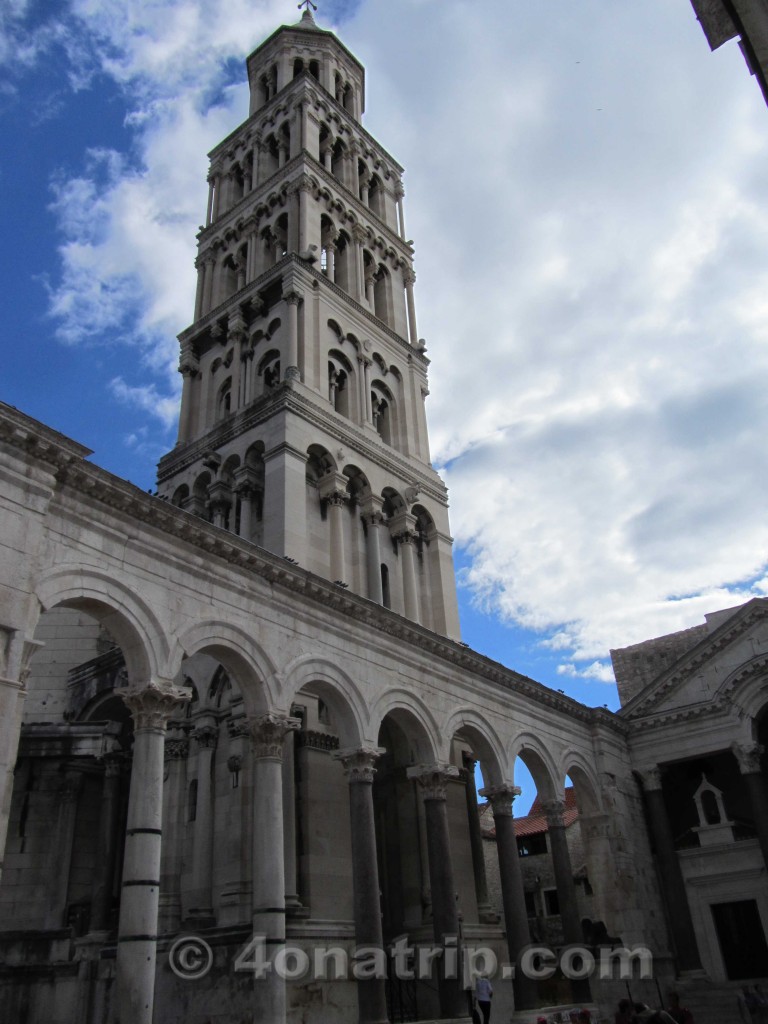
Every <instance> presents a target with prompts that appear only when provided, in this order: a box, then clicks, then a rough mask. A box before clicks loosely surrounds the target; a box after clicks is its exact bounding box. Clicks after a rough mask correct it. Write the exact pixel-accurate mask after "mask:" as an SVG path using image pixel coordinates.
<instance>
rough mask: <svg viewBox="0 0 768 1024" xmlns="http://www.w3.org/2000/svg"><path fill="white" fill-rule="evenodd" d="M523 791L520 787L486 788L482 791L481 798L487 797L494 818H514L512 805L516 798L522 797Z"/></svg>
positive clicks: (505, 785) (506, 785)
mask: <svg viewBox="0 0 768 1024" xmlns="http://www.w3.org/2000/svg"><path fill="white" fill-rule="evenodd" d="M521 792H522V790H521V789H520V787H519V786H510V785H508V784H506V783H505V784H503V785H501V786H486V788H485V789H481V790H480V794H479V795H480V796H483V797H485V799H486V800H487V801H488V803H489V804H490V805H491V810H492V811H493V816H494V818H501V817H508V818H511V817H512V804H513V803H514V800H515V797H516V796H520V793H521Z"/></svg>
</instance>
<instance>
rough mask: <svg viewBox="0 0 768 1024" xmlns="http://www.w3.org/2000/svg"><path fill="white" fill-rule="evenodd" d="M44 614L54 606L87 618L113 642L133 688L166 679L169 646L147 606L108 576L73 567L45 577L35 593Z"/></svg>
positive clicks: (162, 628) (96, 571)
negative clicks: (119, 652)
mask: <svg viewBox="0 0 768 1024" xmlns="http://www.w3.org/2000/svg"><path fill="white" fill-rule="evenodd" d="M36 594H37V598H38V600H39V602H40V605H41V608H42V610H43V611H49V610H50V609H52V608H54V607H56V606H57V605H62V606H64V607H68V608H74V609H77V610H79V611H83V612H85V613H86V614H87V615H91V616H92V617H93V618H95V619H96V620H97V621H98V622H100V623H101V624H102V625H103V626H104V627H105V629H107V630H108V632H109V633H110V635H111V636H113V637H114V639H115V641H116V643H117V644H118V645H119V647H120V648H121V650H122V652H123V657H124V658H125V664H126V668H127V670H128V678H129V679H130V681H131V682H132V683H142V682H149V681H150V680H157V679H161V678H165V677H167V676H168V671H167V668H168V654H169V643H168V639H167V633H166V629H165V627H164V625H163V624H162V622H161V620H160V618H159V617H158V616H157V615H156V614H155V612H154V610H153V609H152V608H151V607H150V605H149V603H148V602H146V601H145V600H144V599H143V598H141V597H139V595H138V594H136V593H134V591H133V590H131V589H130V588H129V587H127V586H126V585H125V584H123V583H121V582H120V581H119V580H116V579H114V577H112V576H109V575H107V573H103V572H100V571H98V570H96V569H91V568H87V567H84V566H80V565H76V564H68V565H62V566H57V567H56V568H55V569H54V570H52V571H51V572H49V573H46V574H44V575H43V576H42V577H41V579H40V581H39V583H38V585H37V589H36Z"/></svg>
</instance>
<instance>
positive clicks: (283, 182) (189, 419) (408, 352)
mask: <svg viewBox="0 0 768 1024" xmlns="http://www.w3.org/2000/svg"><path fill="white" fill-rule="evenodd" d="M310 7H311V5H309V4H308V5H307V8H306V10H305V11H304V13H303V14H302V17H301V20H300V21H299V22H298V23H297V24H295V25H284V26H282V27H281V28H279V29H278V30H277V31H276V32H274V33H273V34H272V35H271V36H270V37H269V38H268V39H267V40H266V41H265V42H263V43H262V44H261V45H260V46H259V47H258V48H257V49H256V50H254V52H253V53H252V54H251V55H250V57H249V58H248V61H247V67H248V81H249V85H250V113H249V116H248V119H247V120H246V121H245V122H244V123H243V124H242V125H240V127H239V128H237V129H235V131H234V132H232V134H231V135H229V136H228V137H227V138H226V139H224V141H223V142H221V143H220V144H219V145H218V146H217V147H216V148H215V149H214V150H213V151H212V152H211V154H210V173H209V178H208V181H209V197H208V211H207V216H206V222H205V226H204V227H203V228H202V229H201V231H200V233H199V235H198V256H197V260H196V267H197V271H198V282H197V297H196V301H195V312H194V320H193V323H192V325H191V326H190V327H188V328H187V329H186V330H185V331H183V332H182V333H181V335H180V336H179V341H180V344H181V360H180V364H179V369H180V372H181V374H182V376H183V379H184V384H183V394H182V401H181V414H180V424H179V435H178V442H177V444H176V447H175V448H174V449H173V450H172V451H171V452H170V453H169V454H167V455H166V456H164V457H163V459H162V460H161V462H160V464H159V474H158V488H159V492H160V493H161V494H162V495H163V496H165V497H166V498H167V499H169V500H170V501H171V502H173V504H175V505H179V506H181V507H182V508H184V509H186V510H188V511H189V512H191V513H193V514H195V515H198V516H202V517H203V518H205V519H209V520H210V521H211V522H213V523H214V525H217V526H220V527H221V528H223V529H226V530H230V531H232V532H234V533H236V534H237V535H239V536H240V537H241V538H243V539H244V540H247V541H251V542H253V543H256V544H260V545H262V546H263V547H265V548H267V549H269V550H271V551H274V552H276V553H278V554H281V555H283V556H285V557H286V558H287V559H289V560H290V561H294V562H297V563H299V564H300V565H301V566H303V567H305V568H307V569H309V570H311V571H312V572H315V573H318V574H319V575H321V576H324V577H326V578H327V579H330V580H332V581H334V582H337V583H339V584H340V585H342V586H346V587H349V589H350V590H351V591H354V592H355V593H358V594H361V595H363V596H365V597H368V598H369V599H370V600H372V601H375V602H377V603H379V604H383V605H386V606H387V607H390V608H392V609H393V610H394V611H397V612H399V613H400V614H402V615H405V616H406V617H408V618H410V619H413V620H415V621H417V622H420V623H421V624H423V625H424V626H426V627H428V628H430V629H432V630H434V631H436V632H438V633H441V634H443V635H447V636H450V637H453V638H456V639H458V637H459V625H458V612H457V607H456V587H455V579H454V571H453V561H452V557H451V537H450V535H449V530H448V512H447V495H446V489H445V486H444V484H443V482H442V480H441V479H440V477H439V476H438V475H437V473H436V472H435V471H434V470H433V468H432V466H431V464H430V461H429V446H428V438H427V423H426V417H425V412H424V400H425V398H426V395H427V393H428V391H427V367H428V364H429V360H428V359H427V357H426V355H425V349H424V344H423V342H421V341H420V340H419V337H418V333H417V329H416V311H415V303H414V295H413V285H414V280H415V277H414V273H413V247H412V245H411V243H410V242H409V241H406V240H405V228H404V216H403V194H404V193H403V185H402V174H403V169H402V167H401V166H400V165H399V164H398V163H397V162H396V161H395V160H394V159H393V157H391V156H390V154H389V153H387V151H386V150H385V149H383V148H382V146H381V145H379V143H378V142H377V141H376V140H375V139H373V138H372V137H371V136H370V135H369V134H368V132H366V130H365V129H364V128H363V125H362V115H363V111H364V110H365V70H364V68H363V67H362V65H361V64H360V63H359V61H358V60H357V59H356V58H355V57H354V56H353V55H352V54H351V53H350V52H349V50H347V48H346V47H345V46H344V45H343V44H342V43H341V42H340V41H339V40H338V39H337V38H336V36H335V35H334V34H333V33H332V32H329V31H326V30H324V29H321V28H319V27H318V26H317V24H316V23H315V20H314V18H313V16H312V13H311V11H310Z"/></svg>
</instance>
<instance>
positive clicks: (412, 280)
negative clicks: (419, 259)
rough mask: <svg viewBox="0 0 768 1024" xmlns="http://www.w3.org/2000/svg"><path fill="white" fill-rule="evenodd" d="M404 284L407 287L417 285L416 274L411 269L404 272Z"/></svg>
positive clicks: (408, 268)
mask: <svg viewBox="0 0 768 1024" xmlns="http://www.w3.org/2000/svg"><path fill="white" fill-rule="evenodd" d="M403 282H404V283H405V285H406V287H407V286H408V285H414V284H416V272H415V271H414V270H412V269H411V268H410V267H406V268H405V269H404V270H403Z"/></svg>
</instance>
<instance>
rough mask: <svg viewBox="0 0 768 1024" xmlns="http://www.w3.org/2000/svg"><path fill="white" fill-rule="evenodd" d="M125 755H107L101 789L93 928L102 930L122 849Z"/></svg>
mask: <svg viewBox="0 0 768 1024" xmlns="http://www.w3.org/2000/svg"><path fill="white" fill-rule="evenodd" d="M124 763H125V757H124V755H123V754H121V753H111V754H106V755H105V756H104V781H103V784H102V790H101V812H100V814H99V838H98V846H97V853H96V866H95V872H94V879H93V890H92V894H91V925H90V931H92V932H101V931H106V930H107V929H108V928H109V919H110V916H111V912H112V885H113V883H114V878H115V864H116V862H117V849H118V834H117V829H118V822H119V817H120V776H121V775H122V771H123V765H124Z"/></svg>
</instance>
